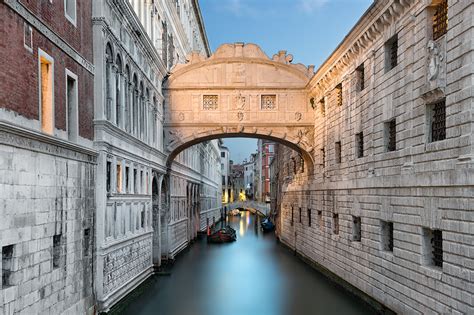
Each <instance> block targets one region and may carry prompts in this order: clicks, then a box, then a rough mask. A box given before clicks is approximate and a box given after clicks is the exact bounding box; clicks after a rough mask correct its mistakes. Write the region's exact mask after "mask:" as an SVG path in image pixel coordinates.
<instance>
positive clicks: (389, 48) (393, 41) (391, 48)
mask: <svg viewBox="0 0 474 315" xmlns="http://www.w3.org/2000/svg"><path fill="white" fill-rule="evenodd" d="M397 65H398V34H395V36H393V37H392V38H390V39H389V40H388V41H387V42H386V43H385V72H388V71H390V70H392V69H393V68H395V67H396V66H397Z"/></svg>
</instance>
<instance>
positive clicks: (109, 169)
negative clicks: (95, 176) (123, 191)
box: [105, 161, 112, 192]
mask: <svg viewBox="0 0 474 315" xmlns="http://www.w3.org/2000/svg"><path fill="white" fill-rule="evenodd" d="M111 172H112V162H110V161H107V165H106V169H105V174H106V189H107V192H110V185H111V179H112V174H111Z"/></svg>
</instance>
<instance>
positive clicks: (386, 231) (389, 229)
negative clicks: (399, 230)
mask: <svg viewBox="0 0 474 315" xmlns="http://www.w3.org/2000/svg"><path fill="white" fill-rule="evenodd" d="M380 230H381V231H380V233H381V245H382V250H384V251H388V252H393V222H387V221H380Z"/></svg>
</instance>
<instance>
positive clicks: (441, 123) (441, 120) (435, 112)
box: [426, 99, 446, 142]
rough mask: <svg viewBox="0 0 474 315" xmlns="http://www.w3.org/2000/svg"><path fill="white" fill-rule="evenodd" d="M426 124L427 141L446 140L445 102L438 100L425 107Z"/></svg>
mask: <svg viewBox="0 0 474 315" xmlns="http://www.w3.org/2000/svg"><path fill="white" fill-rule="evenodd" d="M426 109H427V122H428V125H429V137H430V138H429V141H430V142H435V141H441V140H445V139H446V100H445V99H443V100H440V101H438V102H436V103H433V104H429V105H428V106H427V108H426Z"/></svg>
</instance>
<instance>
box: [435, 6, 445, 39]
mask: <svg viewBox="0 0 474 315" xmlns="http://www.w3.org/2000/svg"><path fill="white" fill-rule="evenodd" d="M447 32H448V0H442V1H441V2H440V3H439V4H438V5H436V7H435V12H434V14H433V40H437V39H438V38H440V37H442V36H443V35H444V34H446V33H447Z"/></svg>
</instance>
